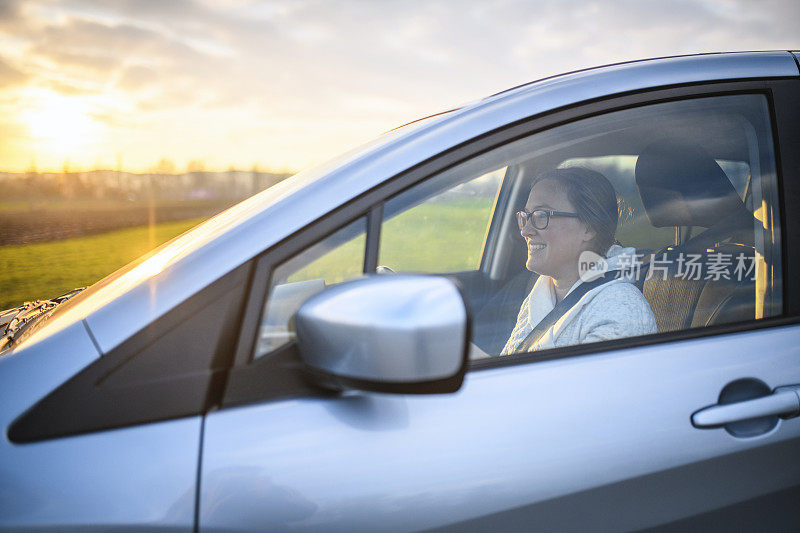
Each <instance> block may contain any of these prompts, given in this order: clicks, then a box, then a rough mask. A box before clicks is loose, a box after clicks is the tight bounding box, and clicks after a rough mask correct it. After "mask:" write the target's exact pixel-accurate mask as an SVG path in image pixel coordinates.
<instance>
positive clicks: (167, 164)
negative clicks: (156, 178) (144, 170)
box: [155, 157, 177, 174]
mask: <svg viewBox="0 0 800 533" xmlns="http://www.w3.org/2000/svg"><path fill="white" fill-rule="evenodd" d="M176 168H177V167H176V166H175V163H173V162H172V160H171V159H167V158H166V157H162V158H161V159H160V160H159V161H158V165H156V168H155V171H156V173H157V174H175V169H176Z"/></svg>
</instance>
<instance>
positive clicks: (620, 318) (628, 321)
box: [501, 245, 656, 355]
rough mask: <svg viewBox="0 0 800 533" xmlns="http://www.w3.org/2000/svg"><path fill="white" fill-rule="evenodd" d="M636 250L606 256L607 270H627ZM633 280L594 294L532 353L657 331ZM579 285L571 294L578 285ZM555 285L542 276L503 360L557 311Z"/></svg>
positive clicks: (617, 281) (607, 285)
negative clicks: (626, 267)
mask: <svg viewBox="0 0 800 533" xmlns="http://www.w3.org/2000/svg"><path fill="white" fill-rule="evenodd" d="M635 252H636V250H635V249H633V248H623V247H622V246H618V245H614V246H612V247H611V248H609V250H608V252H607V253H606V258H607V267H608V270H619V269H624V268H625V266H626V265H627V266H630V265H631V262H632V261H633V260H634V259H635ZM633 281H634V280H633V279H632V278H630V277H624V276H623V277H620V278H619V279H615V280H612V281H609V282H606V283H604V284H602V285H600V286H599V287H595V288H594V289H592V290H590V291H589V292H587V293H586V294H584V295H583V297H582V298H581V299H580V300H578V302H576V303H575V305H574V306H573V307H572V308H571V309H570V310H569V311H567V312H566V313H565V314H564V315H563V316H562V317H561V318H560V319H559V320H558V321H557V322H556V323H555V324H553V326H551V327H550V328H549V329H548V330H547V331H545V332H544V333H543V334H542V336H541V337H540V338H539V340H538V341H537V342H536V343H535V344H534V346H533V348H532V350H534V351H536V350H543V349H546V348H553V347H556V346H569V345H573V344H583V343H587V342H597V341H604V340H610V339H619V338H623V337H633V336H636V335H646V334H648V333H655V332H656V321H655V317H654V316H653V312H652V310H651V309H650V304H648V303H647V300H645V298H644V296H642V293H641V291H639V289H638V288H636V286H635V285H633ZM580 283H581V281H580V280H579V281H578V282H577V283H575V285H573V286H572V287H571V288H570V292H571V291H573V290H575V288H576V287H577V286H578V285H580ZM555 304H556V302H555V293H554V291H553V281H552V279H551V278H549V277H547V276H539V278H538V279H537V280H536V283H535V284H534V286H533V289H531V292H530V293H529V294H528V296H527V297H526V298H525V300H524V301H523V302H522V306H521V307H520V311H519V314H518V316H517V322H516V325H515V326H514V330H513V331H512V332H511V336H510V338H509V339H508V342H507V343H506V345H505V347H504V348H503V351H502V352H501V355H507V354H512V353H515V351H516V349H517V347H518V346H519V345H520V344H521V343H522V341H523V340H524V339H525V337H527V336H528V334H529V333H530V332H531V331H532V330H533V327H535V325H536V324H538V323H539V321H541V320H542V318H544V317H545V316H546V315H547V314H548V313H549V312H550V311H551V310H552V309H553V307H555Z"/></svg>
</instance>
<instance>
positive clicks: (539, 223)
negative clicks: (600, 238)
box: [517, 209, 578, 231]
mask: <svg viewBox="0 0 800 533" xmlns="http://www.w3.org/2000/svg"><path fill="white" fill-rule="evenodd" d="M550 217H572V218H578V213H568V212H566V211H553V210H550V209H534V210H533V212H531V213H528V212H527V211H517V225H518V226H519V230H520V231H522V230H523V229H524V228H525V224H526V223H527V222H529V221H530V223H531V225H532V226H533V227H534V228H536V229H546V228H547V225H548V224H550Z"/></svg>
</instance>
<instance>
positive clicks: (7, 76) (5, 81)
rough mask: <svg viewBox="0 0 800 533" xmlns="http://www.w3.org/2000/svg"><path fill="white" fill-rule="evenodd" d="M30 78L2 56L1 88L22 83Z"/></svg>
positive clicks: (0, 61)
mask: <svg viewBox="0 0 800 533" xmlns="http://www.w3.org/2000/svg"><path fill="white" fill-rule="evenodd" d="M28 78H29V77H28V76H27V75H26V74H23V73H22V72H20V71H19V70H17V69H15V68H14V67H12V66H10V65H9V64H8V63H6V62H5V61H4V60H3V59H2V58H0V89H6V88H8V87H13V86H16V85H20V84H22V83H25V82H26V81H27V80H28Z"/></svg>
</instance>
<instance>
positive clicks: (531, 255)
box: [521, 179, 595, 279]
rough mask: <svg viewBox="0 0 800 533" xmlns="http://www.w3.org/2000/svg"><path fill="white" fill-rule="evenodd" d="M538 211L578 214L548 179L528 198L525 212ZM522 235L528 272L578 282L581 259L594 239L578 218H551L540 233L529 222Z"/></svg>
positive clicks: (557, 187)
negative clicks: (581, 255)
mask: <svg viewBox="0 0 800 533" xmlns="http://www.w3.org/2000/svg"><path fill="white" fill-rule="evenodd" d="M536 209H547V210H554V211H566V212H569V213H574V212H575V208H574V206H573V205H572V203H571V202H570V201H569V199H567V195H566V193H565V192H564V191H563V190H562V189H561V187H559V186H558V184H557V183H556V182H555V181H553V180H548V179H545V180H543V181H540V182H538V183H536V184H535V185H534V186H533V188H532V189H531V192H530V194H529V195H528V202H527V203H526V204H525V211H527V212H529V213H530V212H533V211H534V210H536ZM521 233H522V237H523V238H524V239H525V242H526V243H527V245H528V260H527V262H526V263H525V268H527V269H528V270H530V271H531V272H536V273H538V274H543V275H545V276H550V277H552V278H555V279H562V278H567V279H571V278H573V277H575V278H576V279H577V275H578V257H579V256H580V254H581V252H583V251H585V250H588V249H589V243H590V241H591V240H592V239H593V238H594V235H595V233H594V231H592V230H590V229H588V228H587V226H586V224H584V223H583V222H581V221H580V220H579V219H578V218H573V217H563V216H552V217H550V223H549V224H548V225H547V228H545V229H541V230H540V229H536V228H534V227H533V224H531V223H530V222H528V223H526V224H525V227H524V228H522V231H521Z"/></svg>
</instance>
